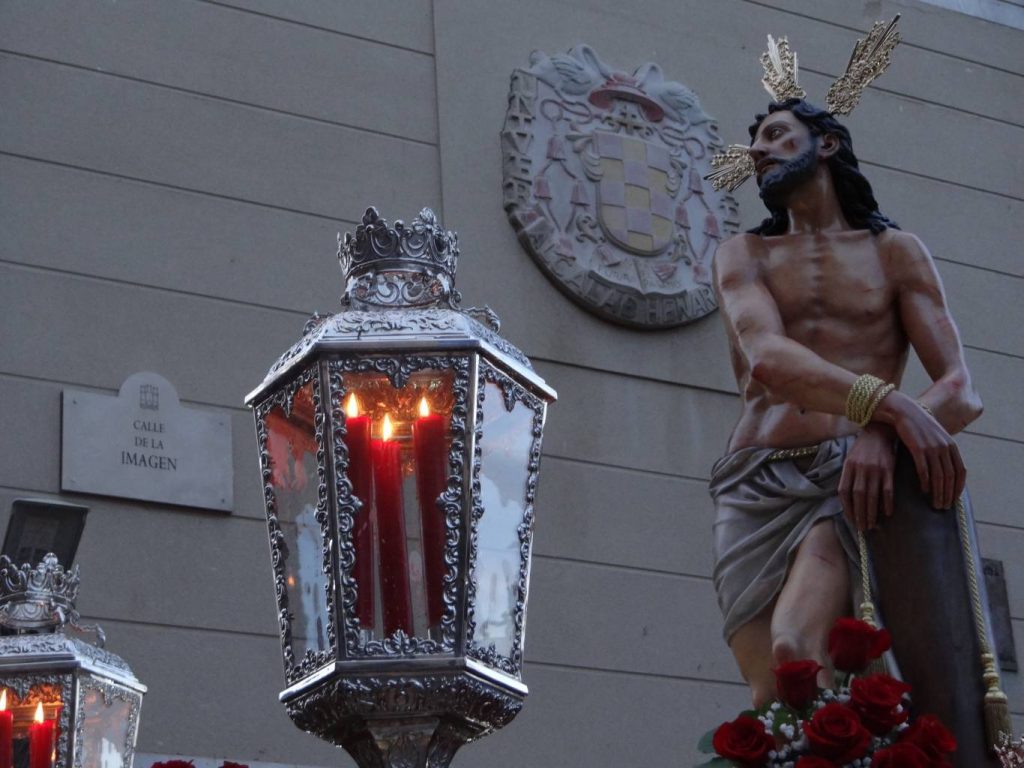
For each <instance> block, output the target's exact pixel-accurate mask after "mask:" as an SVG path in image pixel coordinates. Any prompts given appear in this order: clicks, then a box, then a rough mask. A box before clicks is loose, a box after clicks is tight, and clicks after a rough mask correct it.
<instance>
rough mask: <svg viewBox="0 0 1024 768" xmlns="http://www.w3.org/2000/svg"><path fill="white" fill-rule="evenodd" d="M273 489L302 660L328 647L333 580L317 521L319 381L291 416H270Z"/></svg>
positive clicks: (295, 645) (295, 642)
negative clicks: (329, 591)
mask: <svg viewBox="0 0 1024 768" xmlns="http://www.w3.org/2000/svg"><path fill="white" fill-rule="evenodd" d="M266 427H267V452H268V454H269V457H270V484H271V485H272V486H273V490H274V501H275V503H276V505H277V518H278V523H279V525H280V527H281V536H282V539H283V541H281V542H280V545H279V554H280V557H281V558H282V560H283V563H284V570H285V592H286V597H287V600H288V610H289V612H290V613H291V614H292V617H293V618H292V622H291V632H292V650H293V652H294V653H295V657H296V658H297V659H301V658H302V657H303V656H304V655H305V653H306V651H307V650H309V651H314V652H316V651H323V650H325V649H326V648H327V645H328V643H327V584H328V581H327V575H326V574H325V573H324V568H323V566H324V554H323V537H322V536H321V528H320V522H319V521H318V520H317V504H318V502H319V475H318V471H317V467H318V465H317V444H316V430H315V427H314V409H313V382H311V381H310V382H308V383H306V384H305V385H304V386H302V387H301V388H300V389H299V390H298V391H297V392H296V393H295V397H294V398H293V400H292V407H291V410H290V411H286V410H285V408H284V407H283V406H276V407H274V408H272V409H271V410H270V411H269V412H268V413H267V418H266Z"/></svg>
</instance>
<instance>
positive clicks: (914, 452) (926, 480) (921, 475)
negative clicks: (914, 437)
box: [907, 445, 931, 494]
mask: <svg viewBox="0 0 1024 768" xmlns="http://www.w3.org/2000/svg"><path fill="white" fill-rule="evenodd" d="M907 448H909V449H910V455H911V456H912V457H913V459H914V469H916V470H917V479H918V480H919V481H920V482H921V493H925V494H926V493H928V492H929V491H930V490H931V475H930V473H929V471H928V457H927V456H926V455H925V452H924V450H923V449H922V448H920V447H917V448H912V447H911V446H909V445H908V446H907Z"/></svg>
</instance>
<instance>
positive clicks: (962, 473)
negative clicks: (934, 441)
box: [953, 445, 967, 501]
mask: <svg viewBox="0 0 1024 768" xmlns="http://www.w3.org/2000/svg"><path fill="white" fill-rule="evenodd" d="M953 470H954V471H955V472H956V487H955V488H954V489H953V501H956V500H957V499H959V498H960V496H961V495H962V494H963V492H964V486H966V485H967V467H965V466H964V460H963V459H962V458H961V457H960V449H959V448H958V447H957V446H956V445H954V446H953Z"/></svg>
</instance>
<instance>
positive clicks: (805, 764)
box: [796, 755, 839, 768]
mask: <svg viewBox="0 0 1024 768" xmlns="http://www.w3.org/2000/svg"><path fill="white" fill-rule="evenodd" d="M796 768H839V765H838V764H836V763H833V762H832V761H831V760H826V759H825V758H824V757H818V756H817V755H804V756H803V757H801V758H800V759H799V760H797V761H796Z"/></svg>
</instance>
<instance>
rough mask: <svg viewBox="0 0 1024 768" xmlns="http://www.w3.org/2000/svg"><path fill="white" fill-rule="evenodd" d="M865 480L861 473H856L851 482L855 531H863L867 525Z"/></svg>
mask: <svg viewBox="0 0 1024 768" xmlns="http://www.w3.org/2000/svg"><path fill="white" fill-rule="evenodd" d="M867 495H868V489H867V479H866V478H865V477H864V473H863V472H858V473H857V477H855V478H854V480H853V518H854V520H855V521H856V523H857V530H858V531H863V530H865V526H866V524H867Z"/></svg>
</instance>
